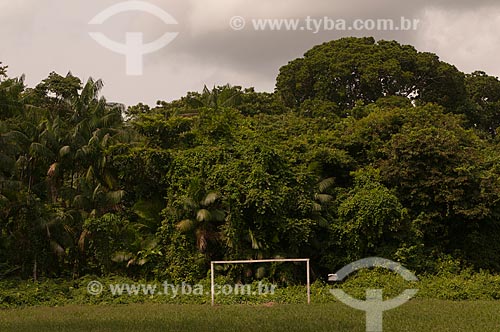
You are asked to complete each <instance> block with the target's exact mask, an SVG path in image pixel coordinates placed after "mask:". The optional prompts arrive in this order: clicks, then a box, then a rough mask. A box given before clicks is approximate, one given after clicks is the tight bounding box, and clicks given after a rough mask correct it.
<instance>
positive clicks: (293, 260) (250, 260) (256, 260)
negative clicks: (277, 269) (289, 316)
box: [210, 258, 311, 305]
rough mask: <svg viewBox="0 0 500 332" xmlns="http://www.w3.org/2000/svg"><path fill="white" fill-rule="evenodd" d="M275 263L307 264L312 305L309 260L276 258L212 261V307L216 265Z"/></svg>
mask: <svg viewBox="0 0 500 332" xmlns="http://www.w3.org/2000/svg"><path fill="white" fill-rule="evenodd" d="M274 262H305V263H306V276H307V277H306V278H307V304H310V303H311V286H310V274H309V258H276V259H247V260H234V261H211V262H210V278H211V281H210V292H211V295H212V305H215V282H214V280H215V269H214V265H215V264H251V263H274Z"/></svg>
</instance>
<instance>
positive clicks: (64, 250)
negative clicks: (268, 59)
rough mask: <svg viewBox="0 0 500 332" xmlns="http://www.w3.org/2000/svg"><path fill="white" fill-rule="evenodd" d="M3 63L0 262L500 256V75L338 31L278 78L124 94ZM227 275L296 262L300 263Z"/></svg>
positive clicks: (32, 274)
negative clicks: (113, 96)
mask: <svg viewBox="0 0 500 332" xmlns="http://www.w3.org/2000/svg"><path fill="white" fill-rule="evenodd" d="M7 69H8V68H7V67H6V66H3V65H0V276H1V277H14V276H16V277H22V278H34V279H37V278H39V277H40V276H44V277H53V276H59V277H75V276H82V275H85V274H90V273H92V274H111V273H112V274H126V275H128V276H134V277H136V276H137V277H155V278H168V279H169V280H197V279H200V278H203V277H205V276H206V273H207V270H208V268H209V262H210V260H214V259H255V258H272V257H299V256H300V257H310V258H311V262H312V269H313V276H314V277H315V278H316V277H320V276H322V275H324V274H325V273H328V272H331V271H332V270H335V269H337V268H339V267H341V266H343V265H345V264H346V263H350V262H352V261H353V260H356V259H359V258H363V257H367V256H374V255H377V256H383V257H386V258H389V259H394V260H398V261H400V262H402V263H404V264H405V265H406V266H407V267H409V268H411V269H414V270H418V271H426V272H431V273H432V272H433V271H434V269H436V268H437V266H438V265H437V262H438V261H440V260H442V259H448V258H451V259H454V260H460V261H461V262H463V263H464V264H466V265H468V266H471V267H473V268H476V269H489V270H491V271H497V272H498V271H500V263H499V262H500V245H499V244H498V241H497V239H498V237H499V236H500V152H499V151H500V149H499V144H500V141H499V139H498V138H497V137H496V133H497V131H498V129H499V128H498V126H499V125H500V120H499V119H500V81H499V80H498V79H497V78H496V77H493V76H489V75H487V74H486V73H484V72H480V71H478V72H474V73H472V74H464V73H462V72H460V71H459V70H457V68H455V67H454V66H453V65H451V64H447V63H445V62H442V61H440V60H439V58H438V56H437V55H435V54H431V53H422V52H418V51H417V50H416V49H415V48H413V47H412V46H408V45H400V44H399V43H397V42H395V41H375V40H374V39H373V38H344V39H340V40H335V41H332V42H329V43H325V44H322V45H319V46H316V47H314V48H312V49H311V50H309V51H307V52H306V53H305V55H304V57H303V58H299V59H295V60H293V61H291V62H290V63H288V64H287V65H285V66H283V67H282V68H281V69H280V73H279V75H278V78H277V82H276V90H275V92H274V93H264V92H256V91H255V90H254V89H253V88H242V87H239V86H231V85H225V86H216V87H213V88H207V87H205V88H204V89H203V90H202V91H200V92H188V93H186V96H184V97H182V98H180V99H179V100H174V101H170V102H166V101H161V102H158V103H157V105H155V106H148V105H144V104H138V105H135V106H131V107H128V108H127V109H125V108H124V107H123V105H121V104H117V103H109V102H107V101H106V99H105V98H103V97H101V96H100V90H101V88H102V86H103V83H102V82H101V81H100V80H93V79H89V80H87V81H86V82H82V80H80V79H79V78H78V77H75V76H73V75H72V74H71V73H68V74H67V75H65V76H62V75H60V74H57V73H51V74H50V75H49V77H47V78H46V79H44V80H43V81H42V82H41V83H40V84H38V85H37V86H36V87H34V88H27V87H26V86H25V85H24V78H23V77H19V78H11V77H9V76H8V72H7ZM228 273H230V274H232V275H233V276H234V277H235V278H239V279H240V280H242V279H245V278H260V277H263V276H266V277H268V278H278V280H280V281H282V282H293V281H294V280H295V279H296V278H300V277H301V273H302V272H301V270H298V269H296V268H295V267H294V266H288V267H285V266H273V267H272V268H271V269H268V270H264V269H263V267H259V266H256V267H248V269H247V270H242V269H241V268H239V267H235V268H234V270H231V271H229V272H228Z"/></svg>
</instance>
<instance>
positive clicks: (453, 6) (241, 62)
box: [0, 0, 500, 105]
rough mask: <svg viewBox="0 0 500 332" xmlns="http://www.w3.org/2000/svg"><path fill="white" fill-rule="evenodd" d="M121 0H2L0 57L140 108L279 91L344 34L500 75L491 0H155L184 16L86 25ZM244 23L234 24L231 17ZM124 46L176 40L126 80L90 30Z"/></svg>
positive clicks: (119, 18)
mask: <svg viewBox="0 0 500 332" xmlns="http://www.w3.org/2000/svg"><path fill="white" fill-rule="evenodd" d="M120 2H122V1H121V0H85V1H83V0H71V1H69V0H0V61H1V62H3V63H4V64H6V65H8V66H9V75H10V76H18V75H21V74H23V73H24V74H25V75H26V83H27V84H28V85H29V86H34V85H36V84H37V83H38V82H40V81H41V80H42V79H44V78H45V77H47V76H48V74H49V73H50V72H51V71H56V72H58V73H60V74H66V73H67V72H68V71H71V72H72V73H73V74H74V75H76V76H79V77H81V78H82V79H84V80H85V79H87V78H88V77H93V78H101V79H102V80H103V81H104V83H105V88H104V89H103V94H104V95H105V96H106V98H107V99H108V100H109V101H116V102H122V103H125V104H127V105H133V104H136V103H138V102H145V103H148V104H151V105H153V104H154V103H155V102H156V101H157V100H172V99H176V98H179V97H180V96H183V95H185V94H186V92H187V91H199V90H201V89H202V88H203V85H204V84H206V85H208V86H213V85H223V84H226V83H230V84H232V85H241V86H243V87H250V86H253V87H255V88H256V90H258V91H272V90H273V89H274V84H275V79H276V75H277V73H278V70H279V68H280V67H281V66H282V65H284V64H286V63H287V62H288V61H290V60H293V59H295V58H297V57H300V56H302V55H303V54H304V52H305V51H307V50H308V49H309V48H311V47H312V46H314V45H317V44H320V43H322V42H325V41H330V40H333V39H337V38H340V37H344V36H374V37H375V38H377V39H391V40H392V39H395V40H397V41H399V42H401V43H403V44H412V45H414V46H415V47H416V48H417V49H418V50H420V51H430V52H434V53H436V54H438V55H439V56H440V57H441V59H442V60H444V61H447V62H449V63H452V64H454V65H456V66H457V67H458V68H459V69H460V70H462V71H465V72H471V71H474V70H484V71H486V72H487V73H489V74H490V75H494V76H500V61H498V58H499V54H500V33H498V31H500V3H498V1H493V0H491V1H489V0H478V1H469V0H467V1H466V0H458V1H457V0H437V1H436V0H435V1H425V0H420V1H419V0H413V1H401V0H364V1H361V0H350V1H345V0H342V1H340V0H328V1H327V0H182V1H181V0H177V1H174V0H148V1H147V2H148V3H150V4H154V5H156V6H158V7H160V8H162V9H163V10H164V11H165V12H167V13H169V14H170V15H171V16H172V17H173V18H175V20H176V21H177V22H178V24H177V25H171V24H169V25H166V24H165V23H164V22H163V21H162V20H160V19H159V18H156V17H155V16H153V15H151V14H148V13H142V12H127V13H121V14H119V15H116V16H114V17H112V18H109V19H108V20H107V21H106V22H105V23H103V24H102V25H100V26H97V27H96V26H90V25H89V24H88V23H89V21H90V20H91V19H92V18H93V17H94V16H95V15H97V14H98V13H99V12H101V11H102V10H104V9H106V8H107V7H110V6H111V5H114V4H118V3H120ZM233 16H241V17H243V18H245V19H246V22H247V24H246V27H245V28H244V29H243V30H240V31H235V30H232V29H231V28H230V25H229V22H230V19H231V17H233ZM307 16H310V17H313V18H317V19H319V18H322V17H324V16H328V17H330V18H332V19H345V20H347V21H349V20H353V19H358V18H359V19H378V18H394V19H396V20H397V21H398V22H399V18H400V17H401V16H404V17H406V18H409V19H419V20H420V24H419V26H418V29H417V30H416V31H397V32H396V31H392V32H391V31H357V32H355V33H353V31H346V32H339V31H322V32H319V33H317V34H314V33H313V32H312V31H305V30H304V31H293V32H292V31H280V32H278V31H265V32H264V31H254V29H253V27H252V23H251V19H254V18H297V19H305V18H306V17H307ZM95 31H99V32H102V33H104V34H105V35H106V36H107V37H108V38H109V39H112V40H115V41H117V42H120V43H123V42H124V41H125V33H126V32H143V34H144V39H145V42H151V41H154V40H156V39H158V38H159V37H161V36H162V35H163V34H164V33H165V32H178V33H179V34H178V36H177V38H176V39H175V40H174V41H173V42H171V43H170V44H168V45H167V46H166V47H165V48H163V49H162V50H160V51H158V52H156V53H152V54H149V55H146V56H144V67H143V68H144V69H143V75H142V76H127V75H126V70H125V68H126V66H125V56H123V55H120V54H117V53H113V52H112V51H110V50H108V49H106V48H104V47H102V46H100V45H99V44H98V43H97V42H96V41H94V40H93V39H92V38H91V37H90V36H89V32H95Z"/></svg>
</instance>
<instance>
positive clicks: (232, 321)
mask: <svg viewBox="0 0 500 332" xmlns="http://www.w3.org/2000/svg"><path fill="white" fill-rule="evenodd" d="M364 320H365V316H364V313H363V312H361V311H357V310H354V309H350V308H348V307H346V306H345V305H342V304H334V303H331V304H312V305H309V306H308V305H305V304H304V305H299V304H294V305H272V304H268V305H253V306H250V305H234V306H227V305H226V306H216V307H210V306H208V305H164V304H130V305H97V306H90V305H88V306H64V307H30V308H24V309H9V310H0V331H2V332H5V331H15V332H45V331H46V332H49V331H50V332H53V331H71V332H73V331H75V332H76V331H81V332H84V331H85V332H87V331H99V332H104V331H113V332H122V331H130V332H132V331H133V332H136V331H144V332H155V331H162V332H167V331H168V332H176V331H178V332H180V331H193V332H194V331H197V332H199V331H231V332H233V331H245V332H252V331H256V332H257V331H259V332H264V331H284V332H285V331H286V332H289V331H314V332H318V331H328V332H333V331H365V321H364ZM499 330H500V302H494V301H464V302H452V301H440V300H413V301H411V302H409V303H407V304H405V305H403V306H402V307H400V308H397V309H394V310H392V311H388V312H386V313H385V314H384V331H412V332H415V331H426V332H428V331H439V332H443V331H453V332H457V331H467V332H471V331H477V332H487V331H499Z"/></svg>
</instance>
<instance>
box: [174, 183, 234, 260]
mask: <svg viewBox="0 0 500 332" xmlns="http://www.w3.org/2000/svg"><path fill="white" fill-rule="evenodd" d="M195 182H197V181H195ZM182 203H183V214H184V215H187V218H185V219H183V220H181V221H179V222H178V223H177V224H176V227H177V229H178V230H179V231H180V232H182V233H191V234H194V236H195V238H196V247H197V248H198V250H199V251H200V252H201V253H208V251H209V250H208V249H209V248H208V246H209V243H210V242H213V241H217V240H219V239H220V230H219V229H218V226H220V223H221V222H223V221H224V220H225V219H226V212H225V211H224V210H223V209H222V203H221V196H220V195H219V194H218V193H216V192H209V193H208V194H206V195H204V194H202V191H200V190H198V191H197V192H195V193H194V195H193V196H191V197H187V198H185V199H184V200H183V202H182Z"/></svg>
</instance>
